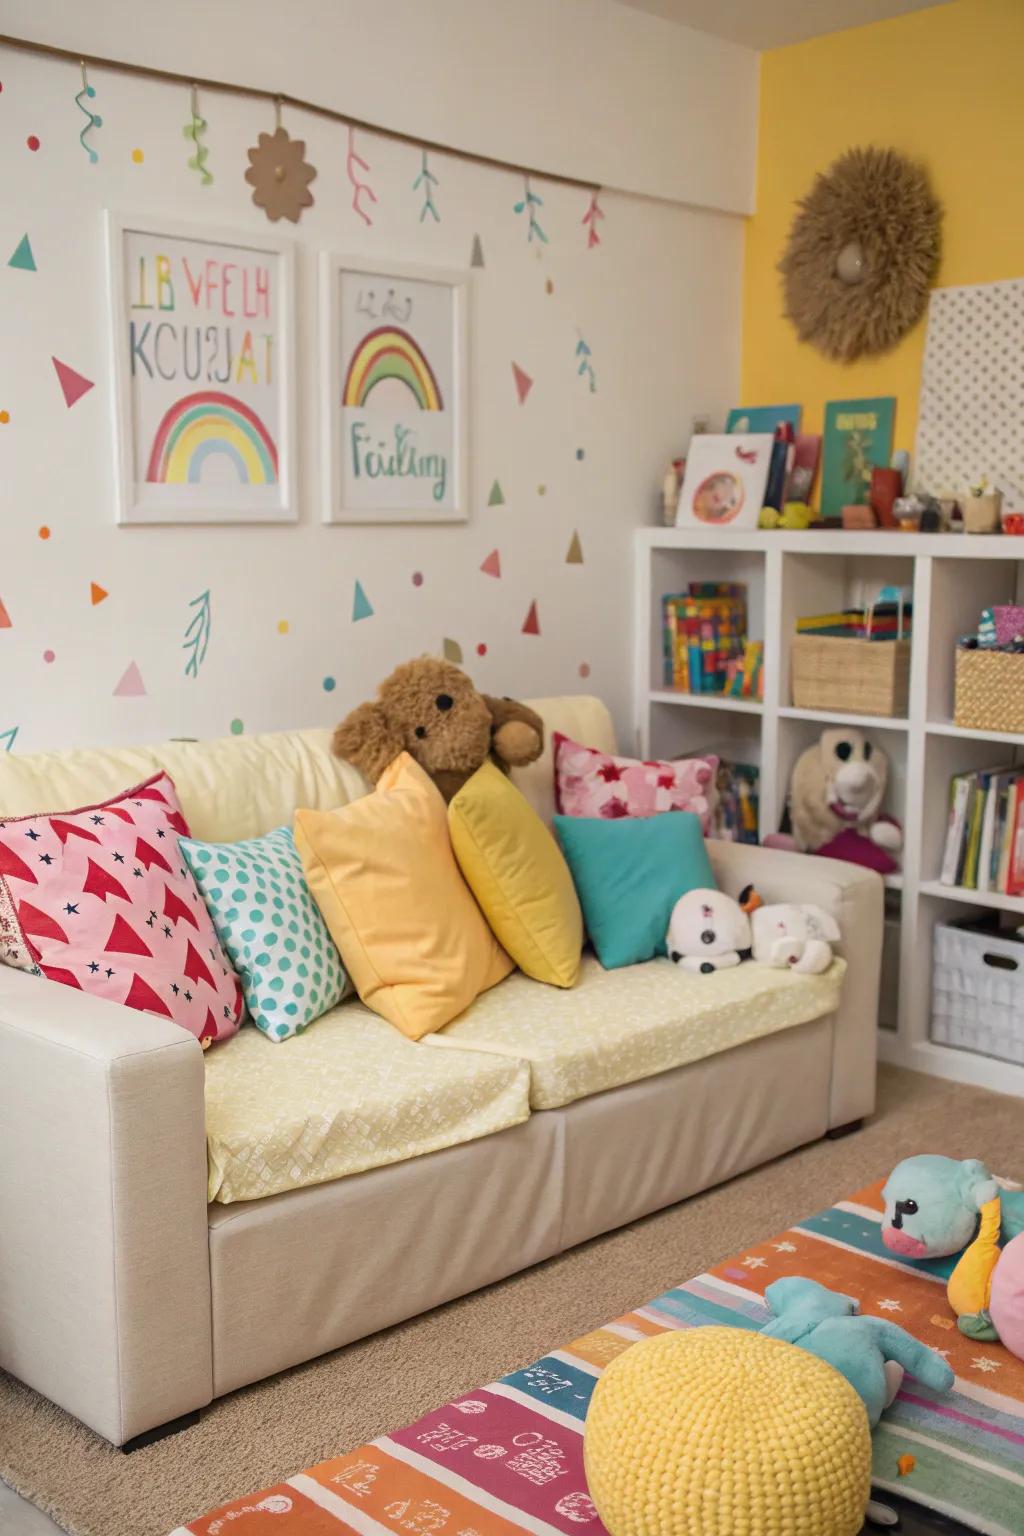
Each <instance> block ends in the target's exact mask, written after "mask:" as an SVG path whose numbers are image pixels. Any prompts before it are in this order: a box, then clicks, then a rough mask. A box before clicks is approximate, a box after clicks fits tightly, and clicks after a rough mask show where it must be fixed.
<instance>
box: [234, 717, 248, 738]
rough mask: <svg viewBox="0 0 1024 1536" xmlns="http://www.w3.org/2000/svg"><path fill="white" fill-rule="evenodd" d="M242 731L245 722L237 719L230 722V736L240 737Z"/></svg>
mask: <svg viewBox="0 0 1024 1536" xmlns="http://www.w3.org/2000/svg"><path fill="white" fill-rule="evenodd" d="M244 730H245V721H244V720H239V719H237V718H236V719H234V720H232V722H231V734H232V736H241V734H242V732H243V731H244Z"/></svg>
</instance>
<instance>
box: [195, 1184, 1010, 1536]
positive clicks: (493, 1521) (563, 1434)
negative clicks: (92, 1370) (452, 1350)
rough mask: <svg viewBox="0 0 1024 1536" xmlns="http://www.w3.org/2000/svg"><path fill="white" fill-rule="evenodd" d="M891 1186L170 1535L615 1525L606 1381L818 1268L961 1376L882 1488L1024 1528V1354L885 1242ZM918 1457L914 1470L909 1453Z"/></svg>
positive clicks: (990, 1528)
mask: <svg viewBox="0 0 1024 1536" xmlns="http://www.w3.org/2000/svg"><path fill="white" fill-rule="evenodd" d="M880 1188H881V1181H879V1183H878V1184H874V1185H871V1186H870V1187H869V1188H867V1189H864V1190H861V1191H860V1192H859V1193H858V1194H856V1195H854V1196H853V1197H852V1199H850V1200H845V1201H842V1202H841V1203H840V1204H839V1205H836V1206H833V1207H832V1209H831V1210H828V1211H823V1212H822V1213H821V1214H820V1215H818V1216H813V1217H811V1218H810V1219H809V1220H807V1221H804V1222H801V1223H800V1224H799V1225H798V1226H795V1227H792V1228H790V1230H789V1231H788V1232H784V1233H782V1234H781V1235H780V1236H778V1237H775V1238H772V1239H770V1240H769V1241H767V1242H764V1243H758V1244H756V1245H754V1246H753V1247H751V1248H749V1249H748V1250H747V1251H746V1252H745V1253H741V1254H738V1255H737V1256H736V1257H735V1258H733V1259H728V1260H726V1262H725V1263H724V1264H719V1265H717V1266H716V1267H715V1268H714V1269H712V1270H710V1271H709V1272H708V1273H707V1274H704V1275H698V1276H697V1277H696V1279H694V1280H688V1281H686V1282H685V1284H683V1285H680V1286H678V1287H677V1288H676V1289H675V1290H671V1291H666V1292H665V1294H664V1295H663V1296H659V1297H658V1298H657V1300H655V1301H652V1302H651V1303H650V1305H649V1306H645V1307H640V1308H638V1309H637V1310H636V1311H635V1312H629V1313H627V1314H626V1316H625V1317H620V1318H617V1319H616V1321H615V1322H613V1323H608V1324H606V1325H605V1327H603V1328H598V1329H595V1331H594V1332H593V1333H588V1334H585V1335H584V1336H583V1338H581V1339H576V1340H575V1341H574V1342H573V1343H572V1344H569V1345H568V1346H567V1347H566V1348H565V1349H559V1350H555V1351H553V1352H552V1353H551V1354H550V1355H545V1356H544V1358H543V1359H541V1360H537V1361H536V1362H535V1363H534V1364H533V1365H529V1366H526V1367H524V1368H523V1369H522V1370H517V1371H513V1372H512V1373H511V1374H510V1375H508V1376H504V1377H502V1379H501V1380H500V1381H494V1382H491V1383H490V1384H489V1385H488V1386H486V1387H481V1388H480V1389H479V1391H476V1392H473V1393H470V1394H468V1395H466V1396H464V1397H461V1398H459V1399H458V1400H457V1401H456V1402H452V1403H446V1404H445V1406H444V1407H443V1408H438V1409H437V1410H436V1411H435V1412H434V1413H428V1414H427V1415H426V1416H425V1417H424V1418H422V1419H419V1420H418V1421H417V1422H416V1423H415V1424H410V1425H409V1426H408V1428H406V1429H399V1430H395V1431H394V1433H392V1434H390V1435H383V1436H381V1438H380V1439H378V1440H374V1441H373V1442H372V1443H371V1444H369V1445H362V1446H359V1447H358V1449H356V1450H354V1451H349V1452H348V1453H347V1454H346V1455H344V1456H336V1457H333V1458H332V1459H331V1460H330V1461H325V1462H321V1463H320V1465H319V1466H316V1467H309V1468H308V1469H307V1470H306V1471H305V1472H300V1473H298V1474H297V1475H296V1476H294V1477H290V1478H288V1479H287V1480H286V1481H284V1482H282V1483H278V1484H276V1485H275V1486H274V1487H273V1488H265V1489H263V1490H262V1492H260V1493H255V1494H253V1495H252V1496H251V1497H250V1498H243V1499H236V1500H235V1501H234V1502H233V1503H231V1504H225V1505H224V1506H223V1507H222V1508H220V1509H217V1510H213V1511H211V1512H210V1513H209V1514H207V1515H204V1516H203V1517H202V1518H201V1519H199V1520H194V1521H193V1522H192V1523H191V1524H190V1525H188V1526H179V1527H178V1528H177V1530H176V1531H175V1532H173V1533H172V1536H221V1533H230V1536H341V1533H343V1532H356V1533H359V1536H515V1533H517V1532H523V1531H528V1532H533V1533H535V1536H583V1533H584V1532H585V1533H586V1536H602V1533H603V1532H604V1529H605V1528H604V1526H603V1525H602V1524H601V1521H600V1520H599V1519H598V1516H597V1511H596V1510H595V1508H594V1506H593V1504H592V1502H591V1500H590V1498H589V1496H588V1494H587V1482H586V1477H585V1475H584V1471H583V1422H584V1419H585V1418H586V1413H587V1405H588V1403H589V1401H590V1394H591V1392H592V1391H593V1388H594V1383H595V1382H596V1380H597V1378H598V1377H599V1376H600V1374H601V1371H602V1370H603V1369H604V1367H605V1366H606V1365H607V1364H608V1362H609V1361H610V1360H612V1359H614V1358H615V1356H616V1355H619V1354H621V1353H622V1352H623V1350H626V1349H628V1348H629V1347H630V1345H631V1344H633V1343H634V1342H635V1341H636V1340H637V1339H641V1338H644V1337H645V1336H647V1335H649V1334H655V1333H662V1332H664V1331H665V1330H666V1329H670V1328H699V1327H701V1326H704V1325H707V1324H709V1323H724V1324H728V1325H730V1326H733V1327H737V1328H758V1327H759V1326H760V1325H761V1324H762V1323H764V1322H766V1321H767V1319H768V1313H767V1310H766V1308H765V1306H764V1303H763V1300H762V1296H763V1292H764V1288H765V1286H767V1285H768V1284H769V1283H770V1282H771V1281H772V1280H778V1279H781V1278H782V1277H783V1276H784V1275H808V1276H811V1277H813V1278H814V1279H815V1280H818V1281H820V1282H821V1283H822V1284H823V1285H827V1286H830V1287H831V1288H832V1289H834V1290H841V1291H845V1292H847V1293H848V1294H850V1295H854V1296H857V1297H859V1298H860V1301H861V1311H862V1312H864V1313H868V1314H873V1315H875V1316H879V1317H888V1318H890V1319H891V1320H892V1321H894V1322H897V1323H900V1324H901V1325H902V1326H903V1327H905V1328H907V1329H908V1330H909V1331H910V1332H911V1333H913V1334H915V1335H916V1336H917V1338H919V1339H921V1340H922V1341H923V1342H924V1343H926V1344H929V1345H931V1346H932V1347H933V1348H934V1349H937V1350H939V1351H940V1352H941V1353H942V1354H943V1355H945V1357H946V1359H947V1360H948V1361H949V1362H950V1364H951V1365H952V1367H953V1369H954V1371H955V1372H956V1378H957V1379H956V1386H955V1388H954V1390H953V1392H952V1393H951V1394H950V1395H948V1396H946V1397H942V1398H936V1397H934V1396H933V1395H932V1394H930V1393H929V1392H928V1391H927V1390H925V1389H924V1388H922V1387H919V1386H918V1385H917V1383H916V1382H914V1381H912V1380H911V1379H910V1378H909V1377H908V1378H907V1379H906V1381H905V1383H904V1389H903V1391H901V1393H900V1395H899V1397H898V1398H897V1399H896V1401H895V1403H893V1405H892V1407H891V1408H890V1409H889V1410H888V1411H887V1412H886V1414H885V1416H884V1417H883V1419H882V1421H881V1423H880V1424H879V1425H878V1428H877V1429H876V1431H875V1436H874V1481H875V1486H876V1487H879V1488H883V1489H891V1490H893V1491H896V1492H899V1493H900V1494H902V1495H903V1496H904V1497H905V1498H909V1499H912V1500H914V1501H916V1502H918V1503H920V1504H923V1505H927V1506H928V1507H930V1508H932V1509H935V1510H939V1511H942V1512H944V1513H947V1514H950V1515H954V1516H956V1517H957V1518H958V1519H960V1520H962V1521H963V1523H964V1524H965V1525H967V1526H968V1527H970V1528H971V1529H972V1530H977V1531H979V1532H982V1533H987V1536H1024V1361H1020V1360H1017V1359H1015V1358H1014V1356H1012V1355H1011V1354H1010V1353H1009V1352H1008V1351H1007V1350H1005V1349H1004V1348H1003V1347H1002V1345H1000V1344H978V1343H976V1342H974V1341H972V1340H970V1339H967V1338H965V1337H964V1336H963V1335H962V1334H961V1333H959V1331H958V1330H957V1328H956V1326H955V1323H954V1320H953V1316H952V1313H951V1312H950V1310H949V1306H948V1304H947V1302H946V1296H945V1289H944V1286H945V1280H946V1276H947V1274H948V1271H949V1269H950V1268H951V1266H952V1260H940V1261H936V1262H935V1263H931V1264H927V1265H920V1264H916V1265H911V1264H907V1263H902V1262H900V1261H899V1260H898V1259H896V1258H895V1257H894V1256H893V1255H892V1254H890V1253H889V1252H888V1250H887V1249H886V1248H884V1247H883V1245H882V1242H881V1237H880V1223H881V1212H882V1202H881V1199H880V1196H879V1190H880ZM905 1456H912V1457H913V1458H914V1464H913V1467H912V1469H911V1470H910V1471H909V1472H908V1473H906V1475H904V1476H900V1474H899V1471H898V1467H897V1463H898V1462H899V1460H900V1458H902V1457H905Z"/></svg>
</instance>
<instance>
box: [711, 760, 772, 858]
mask: <svg viewBox="0 0 1024 1536" xmlns="http://www.w3.org/2000/svg"><path fill="white" fill-rule="evenodd" d="M760 779H761V774H760V770H759V769H758V767H757V766H756V764H754V763H731V762H727V761H725V760H724V759H723V760H722V761H721V762H720V763H719V765H718V772H717V774H716V775H715V790H716V799H715V804H714V808H713V810H712V813H711V830H710V832H709V833H708V836H709V837H712V838H715V839H717V840H718V841H720V842H729V843H756V842H757V821H758V796H759V788H760Z"/></svg>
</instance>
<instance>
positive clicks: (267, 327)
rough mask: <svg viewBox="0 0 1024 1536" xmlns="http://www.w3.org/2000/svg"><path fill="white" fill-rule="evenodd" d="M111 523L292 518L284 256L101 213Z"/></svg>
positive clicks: (261, 241) (290, 268) (204, 233)
mask: <svg viewBox="0 0 1024 1536" xmlns="http://www.w3.org/2000/svg"><path fill="white" fill-rule="evenodd" d="M106 224H107V255H108V279H109V299H110V337H111V364H112V370H113V382H114V388H113V390H112V392H111V398H112V400H113V402H114V411H115V420H114V443H115V454H116V479H117V489H118V498H117V505H118V521H119V522H122V523H266V522H294V521H295V519H296V517H297V501H296V488H295V457H296V456H295V448H294V439H295V358H294V312H295V296H294V264H293V255H292V250H291V247H290V246H289V245H288V243H287V242H286V241H283V240H278V239H276V238H274V237H273V236H265V235H262V234H261V235H260V236H259V237H256V238H250V237H248V236H246V235H244V234H241V233H239V232H237V231H234V232H229V231H223V230H211V229H208V228H205V227H204V228H198V227H194V226H191V225H182V224H177V223H170V222H168V221H167V220H166V219H160V220H159V221H149V220H146V219H130V218H126V217H122V216H121V215H119V214H116V213H112V212H110V211H108V212H107V215H106Z"/></svg>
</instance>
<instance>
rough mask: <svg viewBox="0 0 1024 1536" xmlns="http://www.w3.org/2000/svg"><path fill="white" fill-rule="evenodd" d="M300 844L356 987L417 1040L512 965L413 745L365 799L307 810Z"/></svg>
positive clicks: (298, 816) (299, 818)
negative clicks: (462, 870) (464, 870)
mask: <svg viewBox="0 0 1024 1536" xmlns="http://www.w3.org/2000/svg"><path fill="white" fill-rule="evenodd" d="M295 843H296V846H297V847H298V850H299V853H300V855H301V857H302V866H303V869H304V870H305V872H306V879H307V881H308V882H309V888H310V890H311V891H312V893H313V898H314V900H315V901H316V904H317V906H318V907H319V908H320V911H321V912H322V913H323V916H324V921H325V922H326V924H327V926H328V928H329V929H330V932H331V937H332V938H333V940H334V942H335V944H337V946H338V949H339V951H340V952H341V954H342V955H343V956H344V960H345V969H346V970H347V971H348V974H349V975H350V976H351V978H352V980H353V982H354V984H355V988H356V991H357V992H358V993H359V996H360V997H361V998H362V1000H363V1002H364V1003H365V1004H366V1005H367V1007H368V1008H372V1009H373V1010H374V1011H375V1012H376V1013H379V1014H380V1015H381V1016H382V1017H383V1018H385V1019H387V1020H388V1021H389V1022H390V1023H391V1024H394V1025H395V1026H396V1028H398V1029H400V1030H401V1031H402V1033H403V1035H407V1036H408V1037H409V1039H410V1040H419V1039H420V1038H421V1036H423V1035H428V1034H430V1032H431V1031H432V1030H435V1029H440V1028H441V1027H442V1025H444V1024H448V1023H449V1022H450V1021H451V1020H452V1019H454V1018H455V1017H456V1015H458V1014H460V1013H461V1012H462V1010H463V1009H464V1008H468V1006H469V1004H470V1003H471V1002H472V1001H473V999H474V998H475V997H476V996H477V995H478V993H480V992H486V990H487V988H488V987H493V986H494V985H495V983H497V982H499V981H501V980H502V978H503V977H505V976H507V975H508V973H509V971H511V970H512V961H511V960H510V959H509V957H508V955H506V954H505V952H504V950H503V949H501V948H500V946H499V945H498V943H497V941H496V940H495V938H494V935H493V934H492V933H491V931H490V929H489V928H488V927H487V924H486V922H485V921H484V919H483V916H482V915H481V912H480V909H479V907H478V906H477V904H476V902H475V901H474V900H473V897H472V894H471V892H470V890H469V888H468V886H467V885H466V882H465V881H464V880H463V878H462V876H461V875H460V874H459V869H458V865H457V864H456V862H455V856H454V854H453V853H452V846H451V840H450V839H449V836H448V822H447V819H446V817H445V805H444V800H443V799H442V798H441V794H440V791H439V790H438V789H437V788H436V787H435V786H434V784H433V783H432V782H431V780H430V779H429V778H428V777H427V775H426V774H425V773H424V771H423V769H422V768H421V767H420V766H419V765H418V764H417V763H414V762H413V760H412V758H411V757H410V756H409V755H408V753H407V752H403V753H402V755H401V756H400V757H397V758H396V759H395V761H394V762H393V763H392V764H391V766H390V768H388V769H386V770H385V772H384V773H383V774H382V775H381V777H380V779H379V780H378V782H377V787H376V789H375V790H374V791H373V793H372V794H370V795H366V796H364V798H363V799H361V800H355V801H353V802H352V804H351V805H344V806H341V807H340V808H339V809H338V810H336V811H296V812H295Z"/></svg>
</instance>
